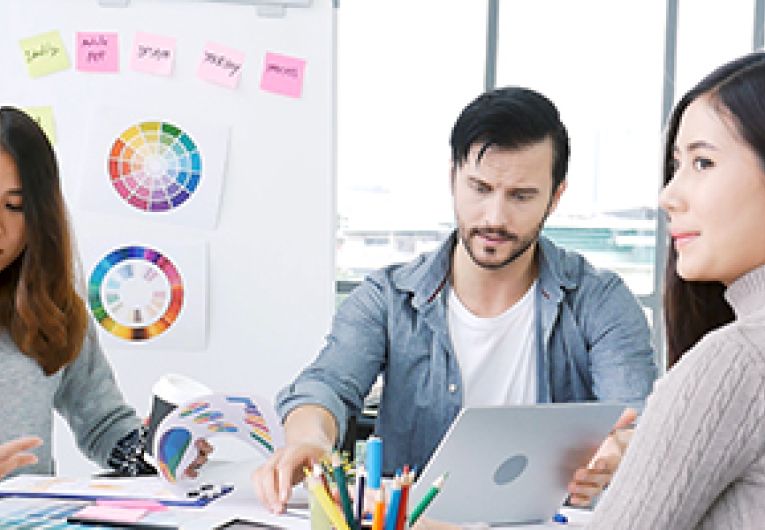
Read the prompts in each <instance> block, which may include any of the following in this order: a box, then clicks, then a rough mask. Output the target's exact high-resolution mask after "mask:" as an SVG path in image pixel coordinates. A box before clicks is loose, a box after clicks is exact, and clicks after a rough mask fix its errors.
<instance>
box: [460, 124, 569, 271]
mask: <svg viewBox="0 0 765 530" xmlns="http://www.w3.org/2000/svg"><path fill="white" fill-rule="evenodd" d="M480 149H481V146H480V145H479V144H474V145H473V146H472V147H471V148H470V152H469V153H468V158H467V160H466V161H465V163H464V164H463V165H462V167H455V168H454V169H453V171H454V175H453V180H452V194H453V196H454V215H455V218H456V220H457V226H458V229H459V238H460V243H461V244H462V245H463V246H464V247H465V250H466V251H467V253H468V254H469V255H470V257H471V259H472V260H473V262H474V263H475V264H476V265H478V266H479V267H482V268H485V269H500V268H502V267H504V266H506V265H508V264H509V263H512V262H513V261H514V260H515V259H516V258H518V257H519V256H520V255H522V254H523V253H524V252H526V251H527V250H528V249H529V248H531V247H533V245H534V243H536V241H537V237H538V236H539V232H540V231H541V230H542V226H543V224H544V221H545V219H546V218H547V215H548V214H549V213H550V212H552V211H553V210H554V209H555V207H556V206H557V204H558V201H559V200H560V196H561V194H562V193H563V190H564V189H565V182H564V183H561V185H560V186H558V189H557V190H556V191H555V193H554V194H553V192H552V167H553V144H552V141H551V140H550V139H549V138H546V139H545V140H542V141H541V142H538V143H535V144H532V145H529V146H526V147H523V148H520V149H503V148H498V147H489V148H488V149H487V150H486V151H485V152H484V154H483V157H481V160H480V161H478V162H477V161H476V158H477V156H478V153H479V152H480Z"/></svg>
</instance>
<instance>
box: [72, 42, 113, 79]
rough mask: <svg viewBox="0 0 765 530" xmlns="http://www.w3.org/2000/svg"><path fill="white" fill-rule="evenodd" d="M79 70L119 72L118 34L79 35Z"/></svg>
mask: <svg viewBox="0 0 765 530" xmlns="http://www.w3.org/2000/svg"><path fill="white" fill-rule="evenodd" d="M76 39H77V41H76V47H77V70H79V71H81V72H118V71H119V67H120V66H119V65H120V50H119V40H118V39H119V36H118V35H117V33H82V32H80V33H77V37H76Z"/></svg>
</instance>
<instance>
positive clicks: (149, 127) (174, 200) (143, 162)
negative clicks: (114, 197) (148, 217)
mask: <svg viewBox="0 0 765 530" xmlns="http://www.w3.org/2000/svg"><path fill="white" fill-rule="evenodd" d="M108 168H109V176H110V177H111V183H112V186H114V189H115V190H116V191H117V193H118V194H119V196H120V197H122V199H123V200H125V201H126V202H127V203H128V204H130V205H131V206H134V207H135V208H137V209H139V210H142V211H145V212H166V211H168V210H172V209H173V208H177V207H179V206H180V205H182V204H183V203H184V202H186V201H187V200H188V199H189V197H191V195H192V194H193V193H194V191H195V190H196V189H197V187H198V186H199V180H200V178H201V176H202V157H201V155H200V153H199V149H197V146H196V144H195V143H194V141H193V140H192V139H191V137H190V136H189V135H188V134H186V133H185V132H183V131H182V130H181V129H180V128H178V127H176V126H175V125H173V124H171V123H167V122H159V121H144V122H141V123H138V124H136V125H133V126H132V127H130V128H128V129H127V130H125V131H124V132H123V133H122V134H121V135H120V136H119V138H117V140H116V141H115V142H114V143H113V144H112V148H111V152H110V153H109V162H108Z"/></svg>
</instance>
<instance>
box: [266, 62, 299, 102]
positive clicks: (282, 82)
mask: <svg viewBox="0 0 765 530" xmlns="http://www.w3.org/2000/svg"><path fill="white" fill-rule="evenodd" d="M304 70H305V61H304V60H303V59H297V58H295V57H289V56H287V55H280V54H278V53H270V52H269V53H266V61H265V64H264V66H263V77H262V78H261V80H260V88H261V89H263V90H267V91H269V92H274V93H276V94H282V95H285V96H290V97H293V98H299V97H300V96H301V94H302V92H303V71H304Z"/></svg>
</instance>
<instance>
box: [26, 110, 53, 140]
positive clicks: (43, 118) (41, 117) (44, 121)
mask: <svg viewBox="0 0 765 530" xmlns="http://www.w3.org/2000/svg"><path fill="white" fill-rule="evenodd" d="M23 110H24V112H26V113H27V114H28V115H29V116H30V117H31V118H32V119H33V120H35V121H36V122H37V124H38V125H39V126H40V128H41V129H42V130H43V132H44V133H45V134H46V136H47V137H48V140H49V141H50V143H52V144H55V143H56V122H55V121H54V120H53V107H25V108H24V109H23Z"/></svg>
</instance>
